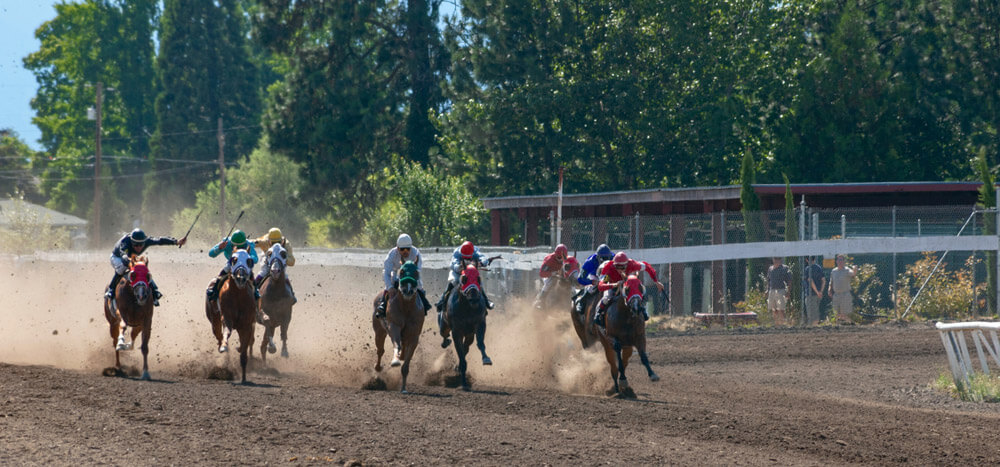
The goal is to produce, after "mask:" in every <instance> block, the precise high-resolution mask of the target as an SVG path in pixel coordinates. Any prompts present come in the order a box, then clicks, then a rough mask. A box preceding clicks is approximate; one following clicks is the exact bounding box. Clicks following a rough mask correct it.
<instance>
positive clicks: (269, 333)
mask: <svg viewBox="0 0 1000 467" xmlns="http://www.w3.org/2000/svg"><path fill="white" fill-rule="evenodd" d="M273 338H274V328H273V327H271V325H270V322H268V323H267V324H264V337H263V338H262V339H261V340H260V362H261V363H262V364H267V351H268V350H270V349H271V348H274V349H275V350H277V349H276V348H275V347H274V343H273V342H271V339H273ZM275 350H272V351H271V353H274V352H275Z"/></svg>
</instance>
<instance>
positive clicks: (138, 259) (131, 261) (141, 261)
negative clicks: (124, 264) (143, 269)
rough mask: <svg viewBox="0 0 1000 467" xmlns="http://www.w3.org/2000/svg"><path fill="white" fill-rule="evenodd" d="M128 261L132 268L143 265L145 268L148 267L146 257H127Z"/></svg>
mask: <svg viewBox="0 0 1000 467" xmlns="http://www.w3.org/2000/svg"><path fill="white" fill-rule="evenodd" d="M128 261H129V264H130V265H132V266H135V265H136V264H145V265H146V266H149V258H147V257H146V255H132V256H131V257H129V259H128Z"/></svg>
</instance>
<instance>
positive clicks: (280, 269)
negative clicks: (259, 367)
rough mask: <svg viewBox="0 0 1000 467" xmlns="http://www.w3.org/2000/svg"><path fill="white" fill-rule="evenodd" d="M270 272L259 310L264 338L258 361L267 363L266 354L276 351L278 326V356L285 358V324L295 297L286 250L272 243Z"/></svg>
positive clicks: (286, 332)
mask: <svg viewBox="0 0 1000 467" xmlns="http://www.w3.org/2000/svg"><path fill="white" fill-rule="evenodd" d="M270 258H271V260H270V263H271V265H270V273H269V274H268V276H267V279H265V280H264V283H263V284H262V285H261V288H260V311H261V313H263V314H264V316H265V318H264V322H263V325H264V338H263V339H261V342H260V358H261V360H262V361H263V362H264V363H267V353H268V352H270V353H274V352H277V350H278V349H277V346H275V345H274V330H275V328H278V327H279V326H280V327H281V356H282V357H285V358H288V323H289V322H290V321H291V320H292V305H293V304H294V298H293V297H292V291H291V290H289V288H288V284H287V282H286V276H285V274H286V273H287V271H286V267H287V264H286V263H285V261H286V253H285V248H284V247H282V246H281V244H278V243H275V244H274V245H272V246H271V252H270Z"/></svg>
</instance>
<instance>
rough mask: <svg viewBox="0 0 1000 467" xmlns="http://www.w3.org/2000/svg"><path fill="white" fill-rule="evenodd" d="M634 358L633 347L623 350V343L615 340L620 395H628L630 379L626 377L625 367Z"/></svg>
mask: <svg viewBox="0 0 1000 467" xmlns="http://www.w3.org/2000/svg"><path fill="white" fill-rule="evenodd" d="M631 356H632V347H631V346H629V347H626V348H624V349H623V348H622V344H621V342H619V341H618V339H615V357H617V359H618V393H619V394H622V395H624V394H626V393H627V391H628V390H629V387H628V378H627V377H626V376H625V366H626V365H628V358H629V357H631Z"/></svg>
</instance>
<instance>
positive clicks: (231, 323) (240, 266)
mask: <svg viewBox="0 0 1000 467" xmlns="http://www.w3.org/2000/svg"><path fill="white" fill-rule="evenodd" d="M229 263H230V267H231V270H232V272H231V273H230V274H229V276H228V277H226V279H225V282H224V283H223V284H222V286H221V287H220V288H219V298H218V299H217V300H208V299H207V298H206V299H205V314H206V315H207V316H208V320H209V321H210V322H211V323H212V332H213V333H214V334H215V338H216V339H217V340H218V341H219V352H220V353H222V352H227V351H229V336H230V335H231V334H232V333H233V329H235V330H236V332H237V333H239V335H240V349H239V351H240V368H241V369H242V370H243V378H242V382H243V383H246V382H247V359H248V356H247V352H248V351H249V350H250V347H251V346H252V345H253V331H254V321H255V319H256V316H257V303H256V301H255V300H254V298H253V282H252V281H253V278H252V275H253V273H252V268H253V260H251V259H250V254H249V253H247V252H246V251H245V250H237V251H236V252H234V253H233V256H232V257H230V258H229ZM223 327H225V333H224V334H223Z"/></svg>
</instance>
